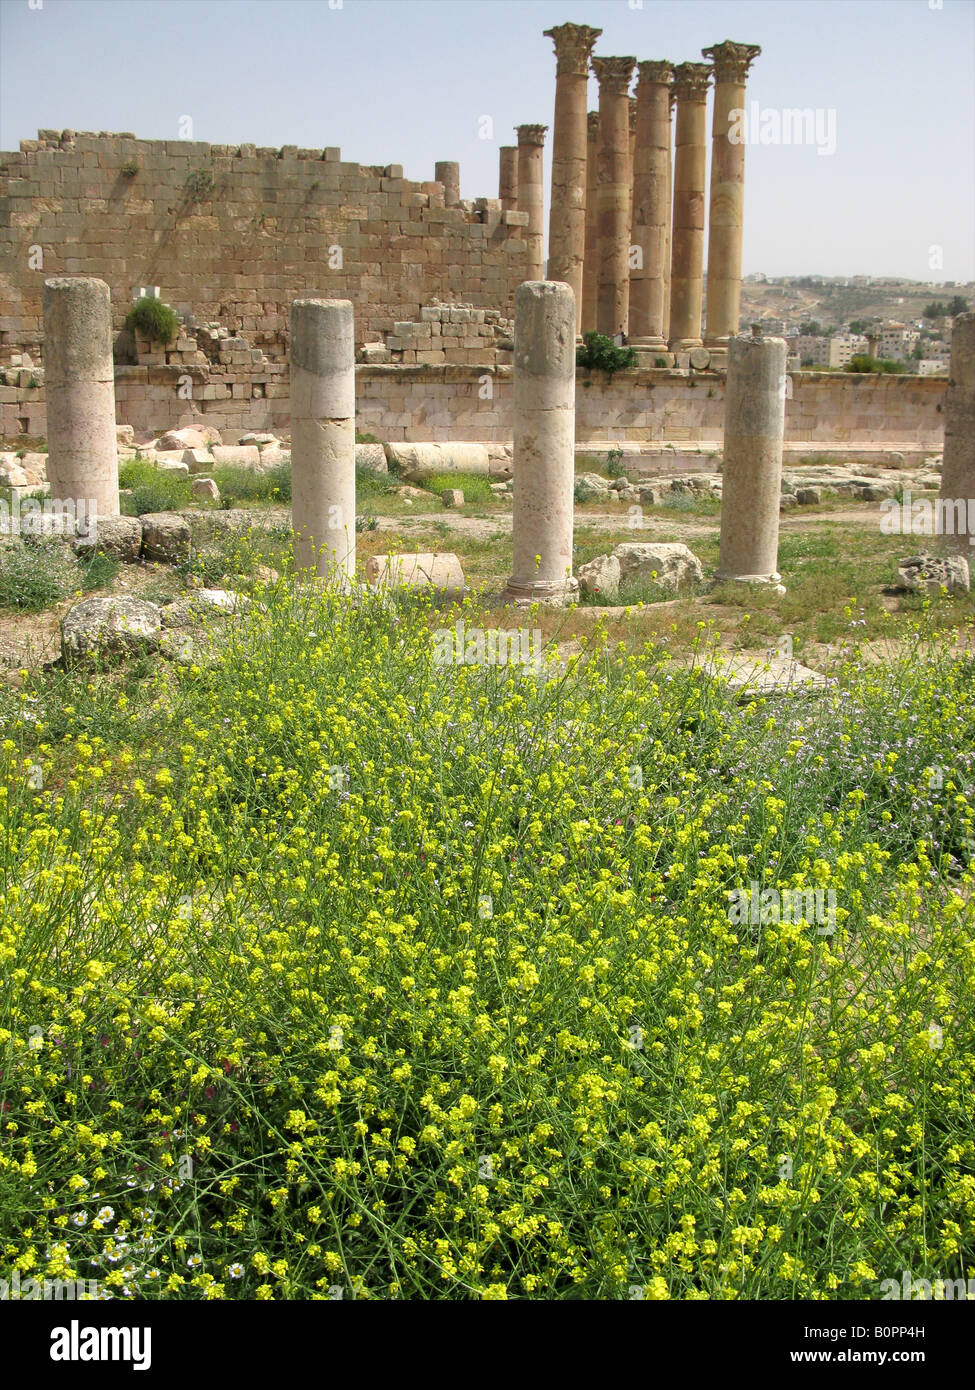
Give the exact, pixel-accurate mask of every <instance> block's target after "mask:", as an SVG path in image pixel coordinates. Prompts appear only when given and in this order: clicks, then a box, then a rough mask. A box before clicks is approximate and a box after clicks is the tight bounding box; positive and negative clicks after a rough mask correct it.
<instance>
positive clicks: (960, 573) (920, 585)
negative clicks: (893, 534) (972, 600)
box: [897, 555, 971, 596]
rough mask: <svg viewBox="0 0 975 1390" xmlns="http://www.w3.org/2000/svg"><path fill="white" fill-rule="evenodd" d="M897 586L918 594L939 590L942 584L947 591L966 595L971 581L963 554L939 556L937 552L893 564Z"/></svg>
mask: <svg viewBox="0 0 975 1390" xmlns="http://www.w3.org/2000/svg"><path fill="white" fill-rule="evenodd" d="M897 579H898V583H899V584H900V586H901V587H902V588H904V589H910V590H912V591H913V592H914V593H918V594H931V595H932V596H936V595H938V594H940V593H941V589H942V586H943V587H944V588H946V589H947V590H948V593H949V594H967V593H968V591H969V589H970V587H971V581H970V576H969V571H968V561H967V559H966V558H965V556H964V555H951V556H948V557H946V558H942V557H941V556H938V555H914V556H912V557H911V558H910V559H908V560H901V561H899V562H898V565H897Z"/></svg>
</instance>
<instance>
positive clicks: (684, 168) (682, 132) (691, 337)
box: [670, 63, 711, 350]
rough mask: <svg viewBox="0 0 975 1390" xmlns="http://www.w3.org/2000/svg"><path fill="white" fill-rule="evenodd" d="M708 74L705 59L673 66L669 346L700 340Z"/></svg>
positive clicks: (696, 344) (686, 345) (697, 343)
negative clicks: (674, 130)
mask: <svg viewBox="0 0 975 1390" xmlns="http://www.w3.org/2000/svg"><path fill="white" fill-rule="evenodd" d="M710 77H711V68H710V66H709V65H708V64H707V63H681V64H679V66H678V67H676V68H675V69H674V90H675V91H676V93H677V143H676V151H675V156H674V219H673V225H674V237H673V253H672V256H671V270H670V346H671V348H673V349H675V350H679V349H681V348H689V347H700V345H701V308H702V305H703V274H704V199H705V171H706V169H707V146H706V140H707V97H708V82H709V81H710Z"/></svg>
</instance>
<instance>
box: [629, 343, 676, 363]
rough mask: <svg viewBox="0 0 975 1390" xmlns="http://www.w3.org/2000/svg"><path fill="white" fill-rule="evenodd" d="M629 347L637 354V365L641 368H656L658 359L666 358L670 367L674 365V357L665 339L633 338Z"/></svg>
mask: <svg viewBox="0 0 975 1390" xmlns="http://www.w3.org/2000/svg"><path fill="white" fill-rule="evenodd" d="M627 347H630V348H632V349H633V351H634V352H635V353H636V360H637V363H638V365H639V366H641V367H656V366H657V365H658V363H657V359H658V358H666V366H668V367H670V366H672V365H673V355H672V354H671V353H670V351H669V350H668V348H667V344H666V343H665V342H664V340H663V338H631V339H630V341H629V342H628V343H627Z"/></svg>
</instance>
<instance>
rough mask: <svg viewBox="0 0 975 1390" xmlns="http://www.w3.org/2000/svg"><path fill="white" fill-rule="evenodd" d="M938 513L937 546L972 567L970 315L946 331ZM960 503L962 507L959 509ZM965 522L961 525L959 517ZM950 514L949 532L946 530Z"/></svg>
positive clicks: (973, 372) (974, 456)
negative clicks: (948, 336)
mask: <svg viewBox="0 0 975 1390" xmlns="http://www.w3.org/2000/svg"><path fill="white" fill-rule="evenodd" d="M939 500H940V501H941V503H942V504H944V505H942V506H941V507H939V508H938V532H939V535H940V537H941V540H940V545H941V547H942V548H943V549H945V550H948V551H955V552H957V553H958V554H962V553H963V554H964V555H965V557H966V558H967V559H968V560H970V561H975V546H973V545H972V544H971V542H972V537H973V535H975V526H973V521H975V310H972V309H969V310H968V312H967V313H965V314H959V315H958V317H957V318H956V319H955V320H954V323H953V324H952V328H951V363H950V366H949V368H948V391H947V394H946V396H945V447H944V457H943V460H942V468H941V494H940V499H939ZM959 503H961V506H959ZM962 508H964V511H963V515H964V518H965V521H964V525H960V524H959V523H960V522H961V519H962V517H961V515H959V513H961V512H962ZM948 509H950V514H951V518H952V521H951V526H952V530H951V532H948V531H947V529H946V527H945V525H944V520H945V513H946V511H947V510H948Z"/></svg>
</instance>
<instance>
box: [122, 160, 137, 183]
mask: <svg viewBox="0 0 975 1390" xmlns="http://www.w3.org/2000/svg"><path fill="white" fill-rule="evenodd" d="M138 172H139V165H138V164H137V163H136V161H135V160H134V159H127V160H126V161H125V163H124V164H123V165H122V167H121V169H120V170H119V173H120V174H121V175H122V177H123V179H134V178H135V176H136V174H137V173H138Z"/></svg>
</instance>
